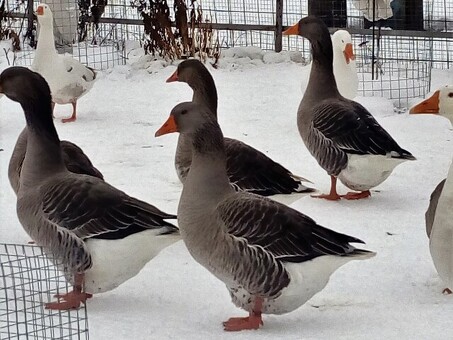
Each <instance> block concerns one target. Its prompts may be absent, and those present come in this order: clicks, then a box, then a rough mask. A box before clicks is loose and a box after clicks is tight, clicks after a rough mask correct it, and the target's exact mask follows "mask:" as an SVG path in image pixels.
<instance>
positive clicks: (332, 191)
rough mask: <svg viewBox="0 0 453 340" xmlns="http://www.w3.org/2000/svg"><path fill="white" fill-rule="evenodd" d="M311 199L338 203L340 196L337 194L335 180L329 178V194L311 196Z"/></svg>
mask: <svg viewBox="0 0 453 340" xmlns="http://www.w3.org/2000/svg"><path fill="white" fill-rule="evenodd" d="M311 197H313V198H323V199H325V200H329V201H338V200H339V199H341V196H340V195H338V193H337V178H336V177H334V176H330V193H328V194H321V195H311Z"/></svg>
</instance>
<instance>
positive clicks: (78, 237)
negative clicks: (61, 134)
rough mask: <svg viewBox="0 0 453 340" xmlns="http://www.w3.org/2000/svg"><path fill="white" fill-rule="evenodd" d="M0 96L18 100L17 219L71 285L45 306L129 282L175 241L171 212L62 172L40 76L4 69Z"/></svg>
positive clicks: (62, 305)
mask: <svg viewBox="0 0 453 340" xmlns="http://www.w3.org/2000/svg"><path fill="white" fill-rule="evenodd" d="M0 93H4V94H5V95H6V96H7V97H8V98H9V99H11V100H13V101H16V102H19V103H20V105H21V106H22V109H23V111H24V114H25V118H26V123H27V146H26V152H25V159H24V161H23V164H22V169H21V173H20V184H19V189H18V192H17V207H16V210H17V216H18V218H19V221H20V223H21V224H22V226H23V228H24V230H25V231H26V232H27V234H28V235H29V236H30V237H31V238H32V239H33V240H34V241H35V242H36V244H37V245H39V246H42V247H43V249H44V250H45V251H46V252H47V253H48V254H50V255H51V256H52V258H55V259H56V260H57V262H58V263H59V264H60V266H59V267H60V268H61V269H62V270H63V271H64V273H65V275H66V276H67V277H68V278H69V280H70V282H71V284H72V285H73V286H74V290H73V291H72V292H70V293H67V294H64V295H60V296H58V301H56V302H50V303H47V304H46V308H49V309H72V308H78V307H79V306H80V304H81V303H85V302H86V299H87V298H89V297H91V295H92V294H96V293H102V292H106V291H109V290H111V289H114V288H116V287H117V286H119V285H120V284H122V283H123V282H125V281H126V280H128V279H130V278H132V277H134V276H135V275H136V274H138V272H139V271H140V270H141V269H142V268H143V266H144V265H145V264H146V263H147V262H148V261H149V260H151V259H152V258H153V257H154V256H156V255H157V254H158V253H159V251H160V250H161V249H163V248H165V247H166V246H168V245H170V244H172V243H174V242H176V241H178V240H179V239H180V235H179V230H178V228H177V227H176V226H174V225H173V224H171V223H169V222H167V221H165V220H166V219H175V218H176V216H175V215H171V214H167V213H164V212H162V211H161V210H159V209H157V208H156V207H154V206H152V205H150V204H148V203H146V202H143V201H141V200H138V199H136V198H133V197H130V196H128V195H127V194H126V193H124V192H122V191H120V190H118V189H116V188H114V187H113V186H111V185H109V184H108V183H106V182H104V181H103V180H101V179H99V178H97V177H93V176H89V175H83V174H76V173H72V172H70V171H69V170H68V169H67V168H66V166H65V164H64V161H63V155H62V148H61V146H60V140H59V138H58V134H57V132H56V130H55V126H54V123H53V118H52V105H51V101H52V98H51V93H50V88H49V86H48V84H47V83H46V81H45V80H44V78H43V77H42V76H41V75H39V74H38V73H35V72H33V71H31V70H29V69H27V68H24V67H10V68H8V69H6V70H4V71H3V72H2V73H1V74H0Z"/></svg>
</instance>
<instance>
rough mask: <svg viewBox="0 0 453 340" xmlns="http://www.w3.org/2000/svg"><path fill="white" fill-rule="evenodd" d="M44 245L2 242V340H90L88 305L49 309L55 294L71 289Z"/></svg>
mask: <svg viewBox="0 0 453 340" xmlns="http://www.w3.org/2000/svg"><path fill="white" fill-rule="evenodd" d="M57 266H58V263H57V262H56V261H55V260H54V259H52V258H49V257H47V255H46V254H44V252H43V250H42V248H41V247H38V246H32V245H19V244H0V339H2V340H7V339H8V340H16V339H17V340H19V339H20V340H23V339H65V340H88V338H89V335H88V315H87V309H86V306H85V305H83V306H82V307H81V308H80V309H78V310H70V311H67V310H66V311H58V310H49V309H45V303H46V302H50V301H53V300H55V299H56V298H55V297H54V295H55V294H65V293H67V292H68V291H70V290H71V287H70V286H69V285H68V283H67V282H66V280H65V278H64V276H63V275H62V274H61V273H60V271H59V270H58V269H57Z"/></svg>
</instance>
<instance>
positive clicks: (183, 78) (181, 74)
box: [167, 59, 206, 88]
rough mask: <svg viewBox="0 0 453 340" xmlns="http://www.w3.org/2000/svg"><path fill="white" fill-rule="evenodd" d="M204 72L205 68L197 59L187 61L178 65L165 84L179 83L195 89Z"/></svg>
mask: <svg viewBox="0 0 453 340" xmlns="http://www.w3.org/2000/svg"><path fill="white" fill-rule="evenodd" d="M205 72H206V67H205V66H204V65H203V63H202V62H201V61H199V60H198V59H187V60H184V61H183V62H181V63H179V65H178V68H177V69H176V71H175V72H173V74H172V75H171V76H170V77H168V79H167V83H171V82H174V81H180V82H184V83H187V84H188V85H189V86H190V87H192V88H193V87H196V85H197V84H198V83H199V82H200V81H201V76H202V75H203V74H204V73H205Z"/></svg>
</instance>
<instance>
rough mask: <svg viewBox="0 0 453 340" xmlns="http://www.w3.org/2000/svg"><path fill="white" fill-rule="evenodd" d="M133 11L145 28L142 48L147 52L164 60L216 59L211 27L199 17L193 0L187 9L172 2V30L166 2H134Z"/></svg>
mask: <svg viewBox="0 0 453 340" xmlns="http://www.w3.org/2000/svg"><path fill="white" fill-rule="evenodd" d="M131 6H132V7H134V8H136V9H137V10H138V12H139V13H140V15H141V16H142V18H143V23H144V25H145V35H146V36H145V41H144V48H145V51H146V52H147V53H151V54H152V55H159V56H161V57H163V58H165V59H169V60H175V59H186V58H189V57H198V58H199V59H201V60H203V61H205V60H206V59H207V58H214V60H215V62H214V64H215V63H217V60H218V58H219V56H220V47H219V43H218V41H214V38H213V31H212V25H211V23H210V21H209V19H207V18H203V10H202V8H201V6H200V5H199V4H198V3H197V2H196V0H190V8H188V7H187V5H186V2H185V0H175V1H174V4H173V10H174V13H175V27H174V28H173V27H172V20H171V13H170V8H169V7H168V4H167V0H149V3H148V0H135V1H132V2H131Z"/></svg>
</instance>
